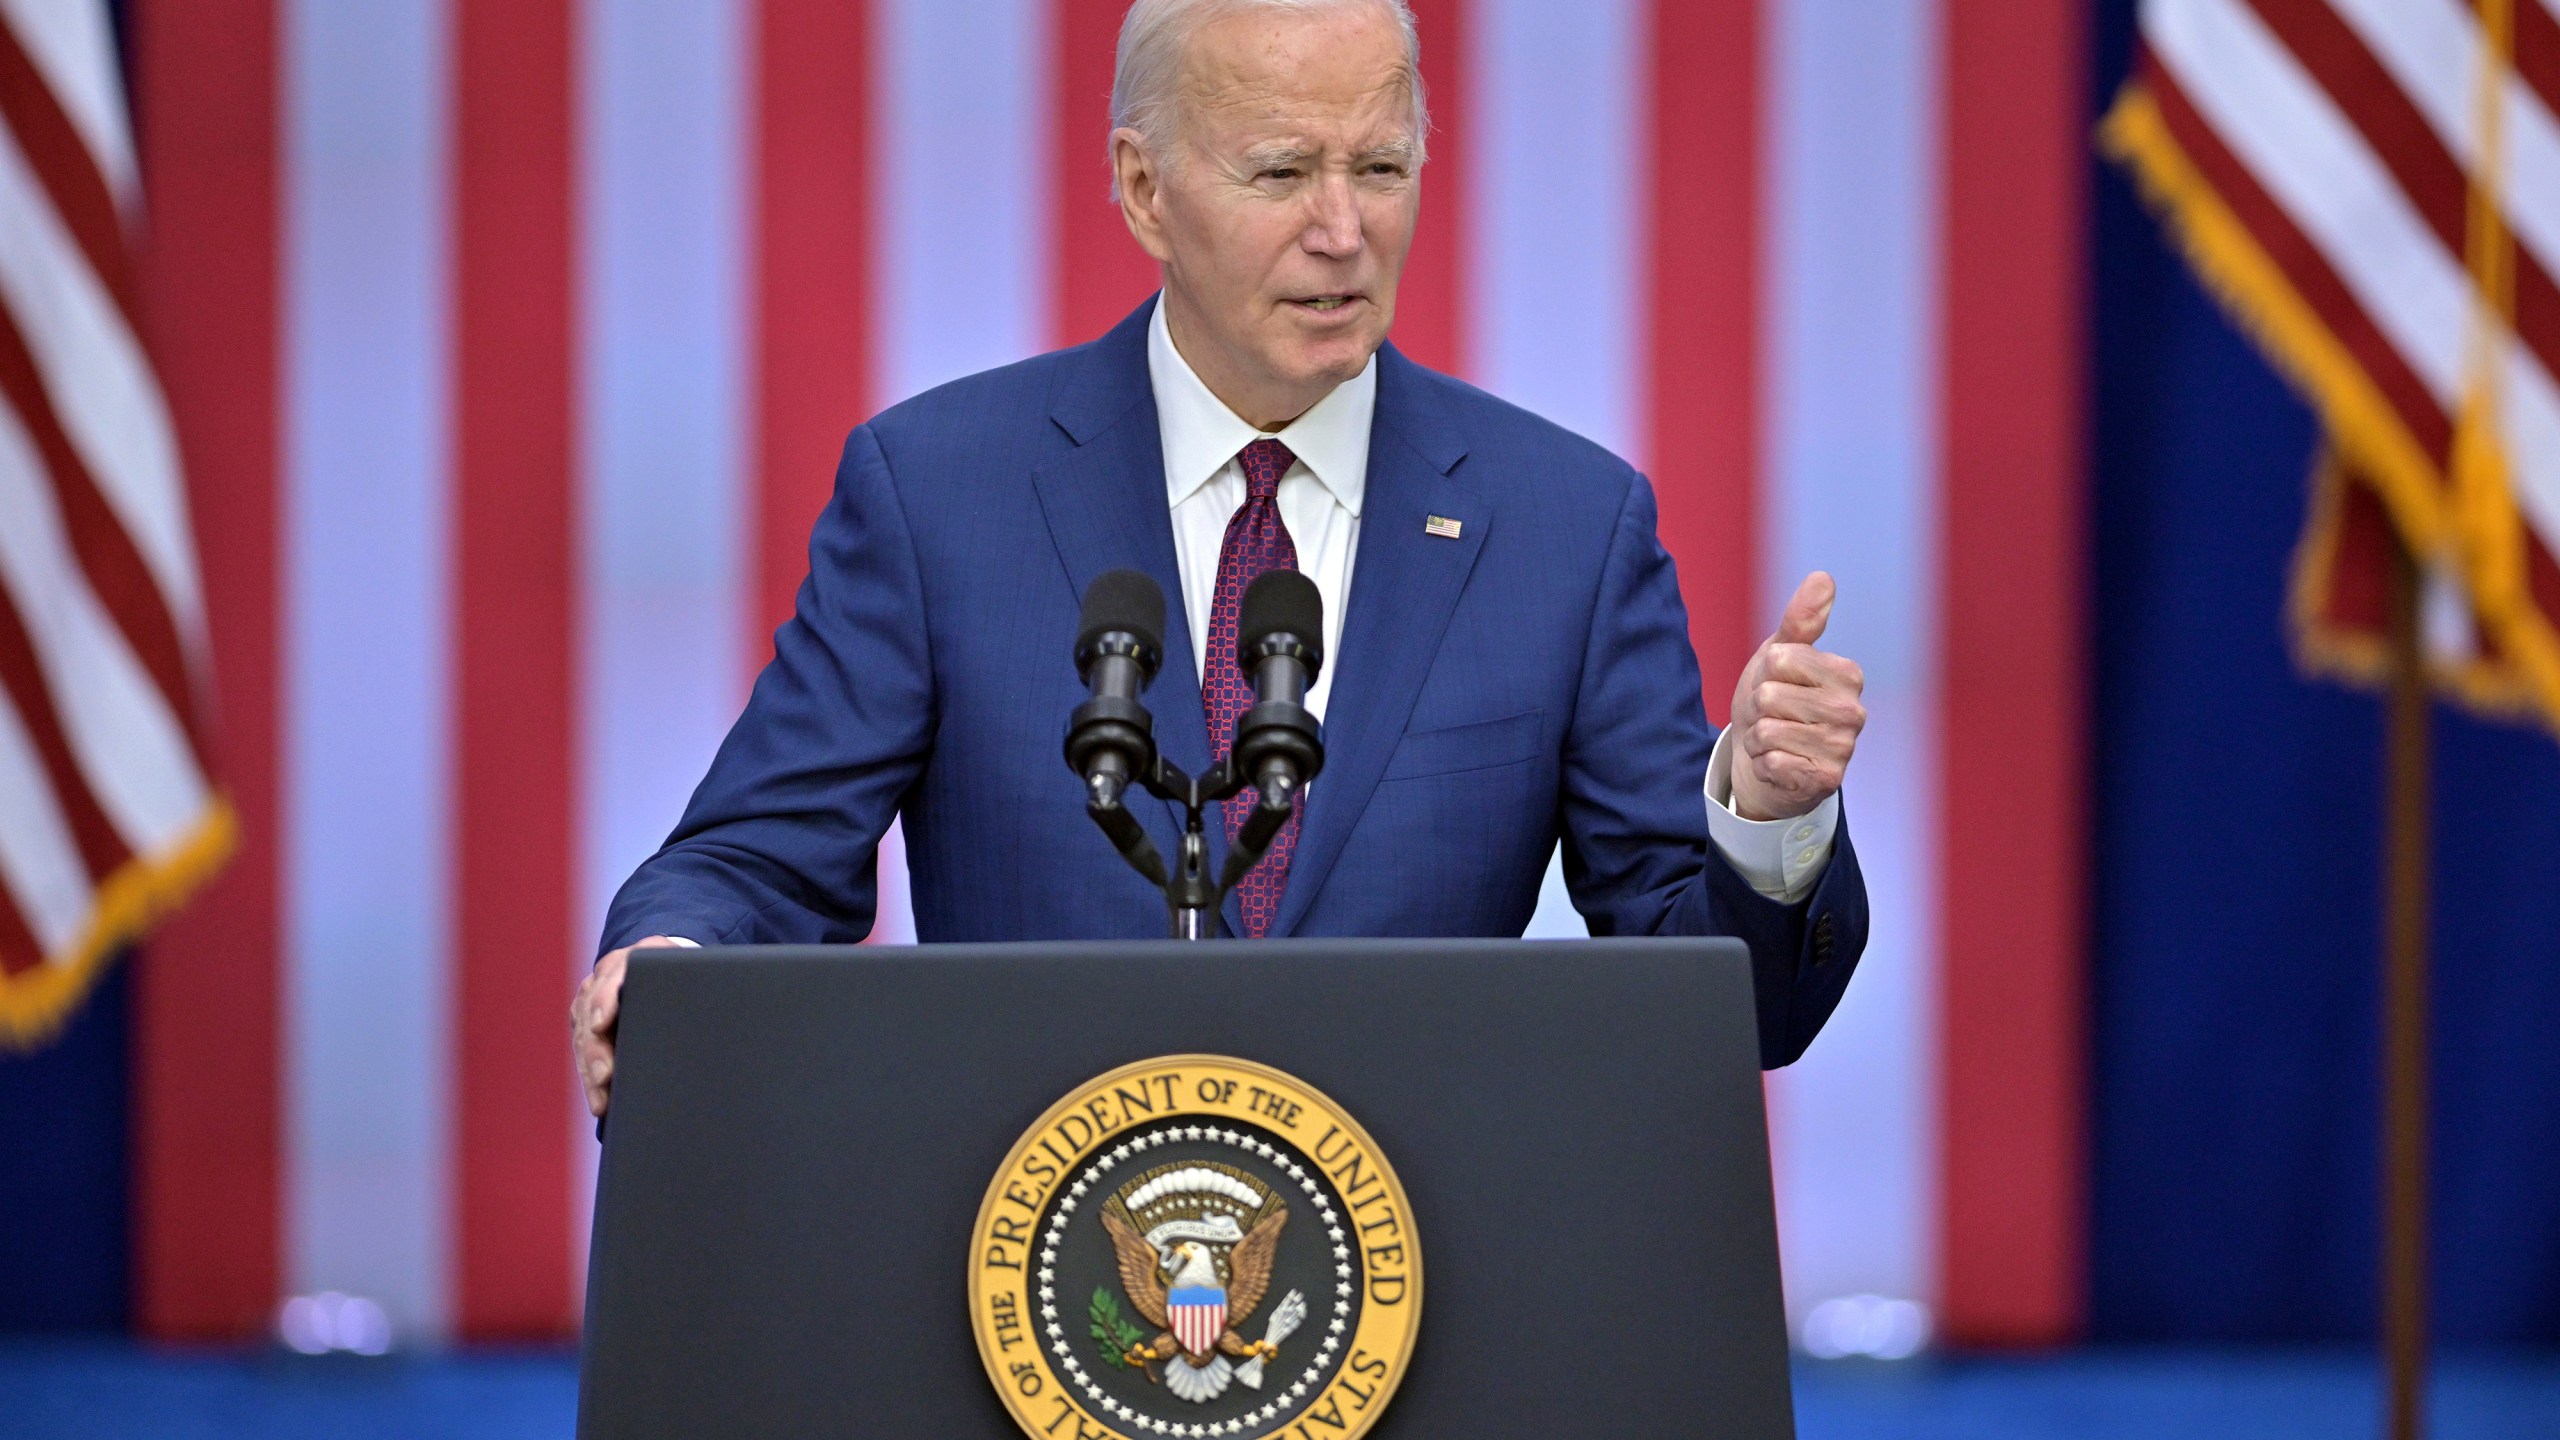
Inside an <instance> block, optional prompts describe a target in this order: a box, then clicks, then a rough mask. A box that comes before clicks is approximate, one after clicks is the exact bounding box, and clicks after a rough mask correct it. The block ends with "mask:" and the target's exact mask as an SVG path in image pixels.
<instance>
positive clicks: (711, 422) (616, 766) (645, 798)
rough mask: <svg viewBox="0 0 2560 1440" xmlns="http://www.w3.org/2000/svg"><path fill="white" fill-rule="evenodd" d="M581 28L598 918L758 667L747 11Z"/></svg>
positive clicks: (587, 598)
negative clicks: (751, 513) (750, 405)
mask: <svg viewBox="0 0 2560 1440" xmlns="http://www.w3.org/2000/svg"><path fill="white" fill-rule="evenodd" d="M580 20H581V38H582V40H583V51H582V54H581V56H580V61H581V74H580V77H579V82H580V88H581V93H580V96H579V99H580V105H581V111H582V113H581V115H580V118H579V126H580V130H581V132H582V144H581V150H580V155H579V163H580V167H581V174H582V180H583V185H584V189H583V193H582V194H581V196H580V198H579V204H578V208H577V223H578V228H579V262H578V274H579V276H580V278H581V280H582V282H583V283H582V284H581V285H580V288H579V292H578V303H577V308H576V312H575V313H576V315H577V320H578V323H579V325H580V327H581V328H580V333H579V343H578V351H577V353H578V354H579V355H580V356H581V357H582V358H583V365H584V383H583V384H582V385H580V386H579V387H578V389H577V394H578V396H579V400H580V403H581V405H582V406H583V409H584V414H583V416H582V417H581V423H580V425H579V426H578V429H577V435H578V453H579V455H580V457H581V464H582V471H583V475H582V479H583V482H584V483H583V494H582V496H581V499H582V502H583V503H582V504H581V507H580V516H581V520H582V525H583V530H582V541H583V543H582V547H581V549H582V555H583V559H582V563H583V566H584V569H585V576H584V585H583V586H582V588H581V592H580V593H581V596H582V599H583V602H584V606H583V608H584V613H583V615H582V616H581V617H580V618H581V621H582V623H583V625H584V627H585V636H584V639H585V655H584V657H583V665H582V672H583V673H582V674H581V676H580V685H581V690H580V705H579V717H578V718H579V720H580V723H581V726H582V732H581V736H580V749H581V752H582V756H583V759H584V762H585V765H584V773H583V775H582V777H581V784H580V786H579V794H578V796H577V801H578V803H579V804H580V806H581V807H582V810H583V815H584V823H583V824H582V825H581V827H580V828H579V831H578V833H579V834H580V835H581V836H582V837H583V839H584V841H585V847H584V854H583V855H582V856H581V857H580V873H581V874H583V876H584V887H583V892H582V893H583V894H584V897H585V901H584V908H583V909H582V910H581V911H580V913H581V914H582V915H590V916H601V915H602V914H603V913H604V909H605V906H606V905H607V904H608V903H610V902H611V900H612V898H613V892H614V890H615V889H616V888H618V887H619V886H620V885H621V884H622V881H623V878H624V877H625V876H627V875H629V874H630V873H631V870H632V867H633V866H635V865H637V864H639V863H640V861H642V860H644V859H646V858H647V857H648V856H649V854H650V852H652V851H654V850H655V849H657V848H658V844H659V842H660V841H662V840H664V839H665V838H666V834H667V830H668V828H669V827H670V826H671V825H672V824H673V823H674V817H675V816H676V815H677V814H678V813H679V812H680V811H682V809H683V808H684V803H685V800H686V798H687V797H688V796H690V795H691V794H692V793H693V786H694V782H695V781H697V780H699V779H700V778H701V776H702V772H703V770H704V769H705V768H706V767H707V766H708V765H709V764H710V763H711V755H712V752H713V751H714V750H715V749H717V748H718V746H719V744H720V737H721V736H722V735H724V734H726V733H727V731H728V728H729V722H730V721H731V720H733V719H735V718H736V717H737V712H738V706H739V705H740V703H742V701H743V699H744V695H745V686H746V677H747V675H748V673H749V671H748V660H747V657H745V656H744V655H742V654H741V653H740V643H741V642H740V637H741V636H743V635H744V634H745V622H744V620H743V619H742V618H741V610H742V609H743V607H744V605H745V602H746V550H745V541H744V537H743V533H742V532H743V524H744V521H743V511H744V499H745V479H746V463H745V456H746V453H747V451H746V439H745V420H744V418H743V417H744V415H745V414H746V405H747V397H746V392H745V385H746V372H745V359H744V341H745V337H746V324H745V319H744V315H745V310H744V306H745V303H746V301H745V293H746V292H745V285H744V279H745V277H744V273H743V256H744V253H745V251H744V243H745V237H746V185H745V156H746V151H745V146H746V144H747V141H746V138H745V135H744V129H745V127H744V118H745V114H746V111H745V105H746V102H747V96H746V94H745V93H744V92H745V89H746V84H745V76H746V75H747V73H748V69H747V65H746V60H745V52H744V50H743V48H742V47H743V45H744V43H745V40H746V35H745V31H744V26H745V23H746V17H745V16H743V15H741V14H740V13H738V9H737V7H735V6H733V5H730V4H728V3H724V0H666V3H659V4H653V5H645V6H642V5H628V4H623V3H620V0H587V3H586V4H585V6H584V9H583V11H582V13H581V16H580ZM848 343H853V342H851V341H849V342H848ZM576 933H577V934H580V935H592V934H593V933H594V927H593V926H591V925H581V926H579V927H577V928H576ZM575 963H576V969H577V970H579V971H583V970H584V969H585V965H584V963H583V957H579V958H578V960H577V961H576V962H575ZM562 1085H563V1094H564V1096H565V1100H564V1104H566V1105H567V1107H568V1111H567V1113H568V1115H569V1124H570V1127H571V1132H572V1134H573V1136H574V1137H575V1140H574V1143H575V1144H576V1145H577V1146H578V1147H579V1150H580V1152H581V1153H582V1154H584V1155H588V1156H592V1154H593V1149H594V1144H595V1140H594V1135H595V1122H594V1121H593V1120H592V1119H590V1118H589V1117H588V1115H587V1113H586V1106H585V1103H584V1101H583V1100H582V1099H581V1098H580V1097H579V1096H578V1095H577V1094H576V1093H575V1091H574V1089H572V1088H570V1087H569V1085H568V1076H567V1072H565V1071H564V1072H563V1074H562ZM576 1173H577V1174H578V1175H580V1176H581V1177H582V1183H581V1185H580V1191H581V1194H580V1196H579V1203H577V1204H574V1205H572V1206H571V1207H570V1220H571V1224H572V1227H573V1235H572V1243H573V1245H574V1247H575V1248H574V1252H573V1253H575V1254H577V1255H579V1256H581V1257H583V1255H584V1254H585V1249H586V1246H585V1237H586V1231H587V1224H586V1222H587V1217H588V1215H589V1214H590V1213H591V1211H590V1204H591V1199H592V1194H593V1191H592V1183H593V1177H594V1167H593V1163H592V1160H591V1159H590V1160H589V1161H588V1163H584V1164H581V1165H579V1166H577V1167H576Z"/></svg>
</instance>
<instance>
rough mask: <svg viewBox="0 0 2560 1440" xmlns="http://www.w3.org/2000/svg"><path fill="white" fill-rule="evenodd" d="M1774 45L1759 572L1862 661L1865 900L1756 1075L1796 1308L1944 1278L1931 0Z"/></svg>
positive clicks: (1785, 11) (1839, 17) (1779, 18)
mask: <svg viewBox="0 0 2560 1440" xmlns="http://www.w3.org/2000/svg"><path fill="white" fill-rule="evenodd" d="M1772 19H1773V21H1774V23H1773V24H1772V25H1771V26H1770V30H1769V44H1770V46H1771V50H1770V52H1769V54H1768V56H1767V59H1766V60H1765V61H1764V65H1763V73H1764V74H1765V75H1766V76H1767V77H1768V79H1767V92H1766V93H1767V99H1766V101H1765V104H1766V106H1767V107H1768V108H1767V113H1768V116H1769V120H1768V129H1767V134H1768V136H1769V141H1768V144H1769V147H1770V148H1769V153H1768V171H1769V175H1770V184H1769V192H1768V202H1767V208H1766V210H1765V211H1764V213H1763V217H1762V223H1763V225H1764V227H1765V229H1764V232H1763V233H1764V234H1765V236H1766V237H1767V239H1766V243H1765V244H1764V246H1763V247H1762V253H1763V254H1765V255H1767V256H1769V257H1770V262H1769V263H1770V265H1771V273H1770V274H1769V276H1768V277H1767V279H1766V281H1765V282H1764V284H1765V287H1766V288H1765V295H1766V301H1765V303H1766V304H1767V306H1768V308H1767V310H1766V312H1765V313H1766V315H1767V317H1768V319H1767V321H1766V330H1765V334H1764V337H1763V345H1764V351H1763V353H1764V354H1765V355H1766V356H1767V357H1768V359H1767V361H1766V364H1765V367H1764V373H1765V374H1767V375H1768V376H1769V380H1768V385H1769V393H1768V395H1767V396H1766V397H1765V399H1764V402H1763V403H1764V407H1765V408H1764V410H1763V414H1764V415H1765V416H1766V417H1767V420H1766V424H1767V427H1768V428H1767V435H1768V442H1767V443H1768V451H1767V453H1768V457H1769V458H1768V473H1767V474H1766V475H1765V477H1764V478H1763V480H1762V489H1763V495H1764V499H1765V501H1766V504H1765V505H1764V507H1763V510H1762V515H1763V517H1764V518H1763V526H1764V532H1765V533H1764V534H1763V536H1762V540H1761V544H1762V552H1761V553H1762V555H1763V557H1764V559H1765V561H1766V563H1765V564H1764V565H1763V566H1762V567H1761V572H1760V573H1761V574H1762V575H1764V576H1766V577H1767V579H1768V584H1769V586H1770V589H1769V592H1768V595H1767V599H1766V603H1767V605H1768V607H1769V610H1768V614H1769V616H1770V619H1771V621H1772V623H1773V624H1774V622H1775V618H1776V615H1777V612H1778V610H1779V609H1780V608H1781V607H1782V606H1783V605H1784V604H1785V603H1786V598H1787V596H1788V594H1789V593H1790V592H1792V591H1793V589H1794V587H1795V584H1796V582H1797V581H1798V580H1800V579H1802V578H1803V576H1804V575H1805V573H1806V572H1807V571H1809V570H1814V569H1828V570H1830V571H1831V572H1832V573H1833V574H1834V575H1835V576H1837V577H1838V579H1839V581H1840V601H1839V605H1838V607H1837V609H1836V610H1835V611H1834V613H1833V617H1832V621H1831V628H1830V631H1829V633H1828V634H1827V635H1826V636H1825V637H1824V643H1825V644H1826V645H1828V646H1830V647H1832V648H1834V649H1837V650H1839V651H1840V652H1841V653H1843V654H1846V655H1852V656H1855V657H1856V658H1857V659H1858V661H1859V662H1860V663H1861V664H1862V665H1863V666H1864V667H1865V669H1866V672H1867V708H1868V713H1869V714H1870V716H1872V717H1873V718H1872V719H1871V720H1870V721H1869V723H1868V726H1867V732H1866V734H1865V736H1864V737H1863V738H1862V739H1861V740H1860V742H1859V745H1858V757H1857V760H1856V762H1855V765H1854V767H1853V772H1854V777H1855V778H1854V779H1853V780H1852V782H1851V784H1850V788H1849V791H1848V799H1847V805H1846V809H1847V812H1848V817H1849V824H1850V827H1851V831H1852V834H1853V835H1854V837H1855V839H1856V841H1857V846H1858V856H1859V859H1860V861H1861V863H1862V864H1863V865H1864V867H1865V869H1866V876H1867V891H1868V896H1869V899H1870V901H1871V903H1872V905H1873V908H1874V912H1875V915H1876V916H1877V922H1876V925H1875V931H1874V936H1873V938H1872V939H1870V940H1869V941H1868V943H1867V954H1866V958H1865V959H1864V960H1863V961H1861V962H1860V963H1859V967H1858V977H1857V981H1856V983H1855V984H1852V985H1851V986H1850V987H1849V993H1848V995H1847V997H1846V998H1845V999H1843V1000H1842V1002H1841V1005H1840V1009H1839V1011H1838V1013H1836V1014H1835V1015H1834V1016H1833V1017H1832V1019H1831V1024H1830V1027H1829V1028H1828V1029H1826V1030H1825V1031H1824V1032H1823V1035H1822V1039H1821V1040H1820V1041H1819V1042H1817V1043H1816V1044H1815V1045H1814V1047H1813V1049H1812V1050H1811V1052H1809V1053H1808V1054H1807V1056H1806V1057H1805V1058H1804V1059H1803V1060H1801V1061H1799V1062H1797V1063H1796V1064H1795V1065H1794V1066H1793V1067H1791V1068H1789V1069H1788V1070H1786V1071H1784V1072H1782V1073H1781V1074H1780V1075H1779V1076H1777V1077H1776V1079H1775V1081H1774V1083H1773V1084H1772V1085H1771V1087H1770V1088H1771V1097H1772V1106H1773V1118H1774V1120H1775V1122H1776V1123H1775V1127H1774V1133H1775V1148H1776V1160H1777V1165H1778V1203H1779V1208H1778V1232H1779V1235H1780V1238H1781V1241H1782V1243H1783V1244H1784V1245H1785V1247H1786V1260H1787V1294H1788V1307H1789V1310H1790V1312H1791V1313H1792V1314H1794V1315H1795V1316H1796V1318H1797V1319H1798V1320H1799V1321H1801V1320H1802V1318H1803V1315H1804V1313H1805V1311H1806V1310H1807V1309H1808V1308H1809V1307H1810V1306H1811V1305H1812V1304H1814V1303H1818V1302H1820V1301H1821V1300H1824V1299H1827V1298H1830V1297H1833V1296H1840V1295H1854V1294H1881V1295H1890V1296H1899V1297H1909V1298H1914V1299H1925V1298H1928V1297H1930V1296H1932V1295H1933V1294H1934V1293H1935V1289H1936V1286H1935V1275H1934V1273H1933V1272H1934V1265H1933V1256H1934V1251H1935V1244H1934V1240H1933V1238H1932V1237H1933V1236H1934V1234H1935V1229H1936V1210H1935V1200H1936V1198H1937V1184H1936V1174H1937V1166H1936V1160H1935V1145H1934V1134H1933V1132H1934V1131H1935V1128H1936V1118H1937V1113H1938V1106H1937V1085H1936V1076H1937V1071H1936V1066H1935V1052H1934V1049H1933V1046H1932V1044H1931V1037H1932V1035H1933V1034H1934V1030H1933V1022H1934V1018H1935V1014H1936V1005H1935V999H1936V995H1937V984H1936V975H1937V957H1936V954H1935V945H1934V941H1935V937H1936V935H1937V927H1936V924H1935V915H1936V908H1937V906H1936V900H1937V894H1938V885H1937V876H1936V873H1935V870H1934V868H1933V867H1932V866H1931V865H1930V863H1929V859H1930V855H1931V853H1932V849H1933V846H1932V840H1933V837H1934V834H1935V830H1936V816H1937V807H1936V798H1935V794H1934V792H1933V789H1932V786H1933V783H1934V778H1935V774H1936V769H1937V767H1936V764H1935V756H1936V754H1937V740H1936V736H1935V734H1934V733H1933V731H1932V728H1931V724H1930V721H1931V718H1932V717H1933V716H1934V715H1935V714H1936V672H1937V664H1936V656H1935V654H1934V653H1933V651H1934V647H1933V645H1932V642H1931V637H1932V636H1933V635H1935V634H1936V631H1937V621H1936V616H1937V604H1936V596H1937V593H1938V586H1937V574H1936V567H1935V565H1934V564H1933V560H1934V557H1935V555H1936V550H1937V546H1936V540H1935V536H1936V535H1937V533H1938V525H1937V518H1936V517H1937V509H1938V501H1937V477H1936V475H1935V469H1934V457H1935V456H1936V455H1937V453H1938V448H1937V443H1936V437H1937V423H1936V421H1937V405H1938V394H1937V378H1936V367H1935V360H1936V355H1937V344H1936V322H1937V315H1936V306H1935V292H1936V275H1937V269H1936V253H1937V250H1936V241H1935V236H1936V233H1937V209H1936V206H1937V200H1936V186H1937V175H1936V163H1937V162H1936V155H1937V151H1938V145H1937V136H1938V126H1937V123H1936V115H1937V87H1936V76H1937V73H1938V70H1937V23H1936V14H1935V6H1934V5H1932V4H1928V3H1923V0H1910V3H1904V4H1895V5H1883V6H1879V5H1871V4H1867V3H1865V0H1798V3H1793V4H1789V5H1786V6H1784V7H1782V8H1781V9H1780V10H1779V11H1778V12H1777V13H1776V14H1775V15H1774V16H1773V17H1772Z"/></svg>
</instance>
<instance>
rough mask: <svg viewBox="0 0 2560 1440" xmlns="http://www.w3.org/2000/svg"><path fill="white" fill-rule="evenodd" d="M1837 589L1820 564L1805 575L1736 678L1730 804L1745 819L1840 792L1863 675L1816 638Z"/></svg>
mask: <svg viewBox="0 0 2560 1440" xmlns="http://www.w3.org/2000/svg"><path fill="white" fill-rule="evenodd" d="M1838 594H1839V587H1838V586H1836V585H1834V584H1833V583H1832V580H1831V577H1830V576H1829V575H1827V574H1825V573H1823V572H1822V571H1820V570H1816V571H1814V572H1813V573H1812V574H1810V575H1807V576H1806V577H1804V583H1803V584H1801V585H1799V586H1797V587H1796V593H1795V598H1794V599H1792V600H1789V601H1788V602H1787V609H1786V613H1785V614H1784V615H1782V616H1780V617H1779V619H1778V633H1776V634H1775V635H1772V636H1770V637H1769V638H1768V639H1767V640H1765V641H1762V642H1761V645H1760V649H1759V650H1758V651H1757V652H1756V653H1754V654H1753V655H1752V657H1751V663H1750V664H1748V665H1745V666H1743V667H1742V679H1741V681H1740V682H1739V683H1737V684H1736V685H1735V686H1734V687H1733V738H1734V742H1735V744H1736V745H1737V746H1738V747H1739V748H1738V749H1737V750H1736V752H1735V754H1734V757H1733V808H1734V813H1736V814H1738V815H1740V816H1741V817H1742V818H1743V819H1745V820H1785V819H1789V818H1791V817H1794V816H1797V815H1802V814H1804V813H1805V812H1807V811H1809V810H1811V809H1813V808H1814V807H1815V806H1817V805H1819V804H1821V803H1822V802H1823V801H1825V800H1828V799H1830V798H1831V797H1832V796H1834V795H1836V794H1838V793H1840V781H1841V778H1842V777H1843V776H1844V775H1846V774H1847V773H1848V770H1849V756H1850V755H1851V754H1852V753H1854V752H1855V751H1856V750H1857V748H1858V732H1859V731H1861V730H1863V729H1865V728H1866V725H1867V707H1866V706H1865V705H1864V704H1863V703H1861V702H1860V700H1859V698H1858V697H1859V695H1860V694H1861V693H1863V692H1864V691H1865V689H1866V687H1867V677H1866V672H1864V671H1862V670H1860V669H1859V668H1858V662H1856V661H1855V660H1851V659H1849V658H1848V657H1847V656H1844V655H1832V654H1828V653H1825V652H1824V651H1821V650H1817V649H1815V648H1813V647H1814V642H1815V641H1817V640H1819V639H1821V638H1822V631H1823V627H1824V626H1826V625H1828V624H1830V623H1831V602H1832V601H1833V600H1834V599H1835V598H1837V596H1838Z"/></svg>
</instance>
